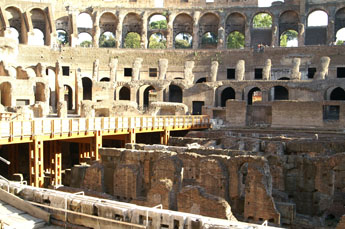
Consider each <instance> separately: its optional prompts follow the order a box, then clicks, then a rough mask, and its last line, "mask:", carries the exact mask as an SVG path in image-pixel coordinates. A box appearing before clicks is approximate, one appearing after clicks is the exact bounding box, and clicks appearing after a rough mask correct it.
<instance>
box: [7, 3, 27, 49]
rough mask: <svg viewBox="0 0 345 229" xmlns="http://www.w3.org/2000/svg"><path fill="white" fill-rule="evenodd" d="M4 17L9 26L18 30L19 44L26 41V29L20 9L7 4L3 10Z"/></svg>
mask: <svg viewBox="0 0 345 229" xmlns="http://www.w3.org/2000/svg"><path fill="white" fill-rule="evenodd" d="M5 13H6V18H7V20H8V23H9V26H10V27H11V28H15V29H16V30H17V32H18V35H19V36H18V41H19V43H20V44H26V43H27V39H28V38H27V29H26V26H25V21H24V17H23V14H22V12H21V10H20V9H19V8H17V7H14V6H9V7H7V8H6V10H5Z"/></svg>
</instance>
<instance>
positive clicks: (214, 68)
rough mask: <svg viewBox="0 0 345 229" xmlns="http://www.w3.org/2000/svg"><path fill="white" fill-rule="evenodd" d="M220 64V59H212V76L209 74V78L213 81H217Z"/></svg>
mask: <svg viewBox="0 0 345 229" xmlns="http://www.w3.org/2000/svg"><path fill="white" fill-rule="evenodd" d="M218 66H219V63H218V61H212V63H211V71H210V76H209V80H210V81H211V82H216V81H217V75H218Z"/></svg>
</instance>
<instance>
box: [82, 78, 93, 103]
mask: <svg viewBox="0 0 345 229" xmlns="http://www.w3.org/2000/svg"><path fill="white" fill-rule="evenodd" d="M81 80H82V85H83V100H92V80H91V79H90V78H88V77H83V78H82V79H81Z"/></svg>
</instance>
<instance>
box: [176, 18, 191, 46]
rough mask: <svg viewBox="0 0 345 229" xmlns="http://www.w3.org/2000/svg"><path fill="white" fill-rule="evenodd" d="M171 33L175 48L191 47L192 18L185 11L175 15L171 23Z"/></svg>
mask: <svg viewBox="0 0 345 229" xmlns="http://www.w3.org/2000/svg"><path fill="white" fill-rule="evenodd" d="M173 33H174V34H173V37H174V47H175V48H191V47H192V35H191V34H193V18H192V17H191V16H190V15H188V14H186V13H182V14H179V15H177V16H176V17H175V19H174V23H173Z"/></svg>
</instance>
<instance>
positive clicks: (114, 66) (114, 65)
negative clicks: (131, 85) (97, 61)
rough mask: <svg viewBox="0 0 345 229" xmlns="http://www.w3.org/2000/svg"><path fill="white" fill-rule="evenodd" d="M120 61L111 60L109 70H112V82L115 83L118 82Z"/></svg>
mask: <svg viewBox="0 0 345 229" xmlns="http://www.w3.org/2000/svg"><path fill="white" fill-rule="evenodd" d="M118 62H119V60H118V59H117V58H110V61H109V68H110V76H109V78H110V82H112V83H115V82H116V81H117V65H118Z"/></svg>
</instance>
